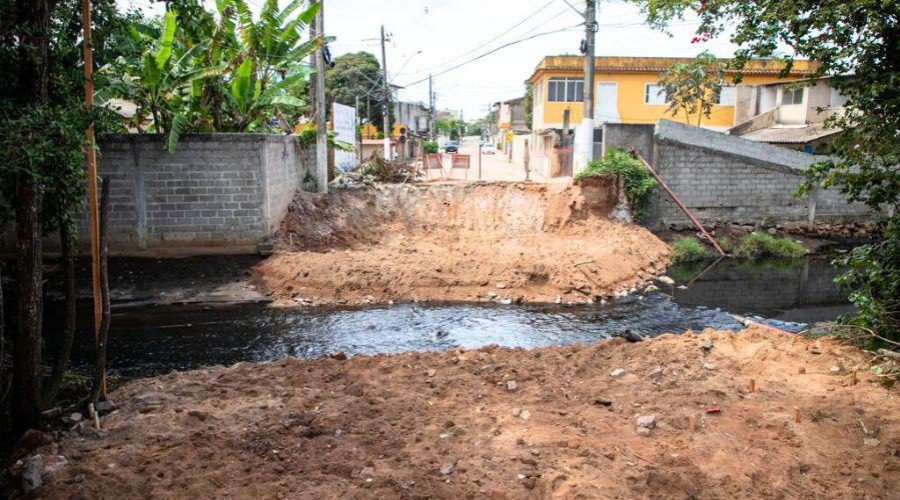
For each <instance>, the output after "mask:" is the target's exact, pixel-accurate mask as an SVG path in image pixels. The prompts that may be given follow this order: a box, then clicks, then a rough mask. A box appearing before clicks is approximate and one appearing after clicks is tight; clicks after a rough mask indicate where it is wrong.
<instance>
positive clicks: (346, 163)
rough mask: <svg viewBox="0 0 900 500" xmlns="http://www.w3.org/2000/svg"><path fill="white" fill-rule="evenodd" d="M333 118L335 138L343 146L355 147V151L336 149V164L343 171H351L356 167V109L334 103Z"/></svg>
mask: <svg viewBox="0 0 900 500" xmlns="http://www.w3.org/2000/svg"><path fill="white" fill-rule="evenodd" d="M331 117H332V118H331V119H332V120H333V122H334V140H335V143H339V144H341V145H342V146H347V147H350V148H353V149H354V150H353V151H340V150H338V149H337V148H335V150H334V166H335V167H336V168H337V169H338V170H340V171H341V172H349V171H351V170H353V169H354V168H356V165H357V164H358V160H357V157H356V152H355V149H356V110H355V109H353V108H352V107H350V106H344V105H343V104H338V103H334V108H333V109H332V113H331Z"/></svg>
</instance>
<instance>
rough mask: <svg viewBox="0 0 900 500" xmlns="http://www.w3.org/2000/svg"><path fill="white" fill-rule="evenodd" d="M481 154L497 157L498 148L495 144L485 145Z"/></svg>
mask: <svg viewBox="0 0 900 500" xmlns="http://www.w3.org/2000/svg"><path fill="white" fill-rule="evenodd" d="M481 154H485V155H495V154H497V148H495V147H494V145H493V144H484V145H482V146H481Z"/></svg>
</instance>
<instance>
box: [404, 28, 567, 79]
mask: <svg viewBox="0 0 900 500" xmlns="http://www.w3.org/2000/svg"><path fill="white" fill-rule="evenodd" d="M580 26H581V24H576V25H574V26H569V27H566V28H560V29H558V30H553V31H545V32H543V33H538V34H536V35H531V36H528V37H525V38H520V39H518V40H514V41H512V42H509V43H506V44H503V45H501V46H499V47H497V48H495V49H492V50H489V51H487V52H485V53H484V54H481V55H479V56H477V57H473V58H472V59H469V60H468V61H464V62H461V63H459V64H457V65H456V66H453V67H452V68H447V69H445V70H443V71H440V72H438V73H434V74H433V75H432V76H440V75H444V74H446V73H449V72H451V71H453V70H456V69H459V68H461V67H463V66H465V65H467V64H471V63H473V62H475V61H478V60H479V59H483V58H485V57H487V56H489V55H491V54H494V53H496V52H499V51H501V50H503V49H505V48H507V47H511V46H513V45H516V44H519V43H522V42H527V41H528V40H533V39H535V38H538V37H542V36H547V35H553V34H556V33H562V32H564V31H572V29H573V28H578V27H580ZM427 81H428V78H423V79H421V80H416V81H414V82H412V83H408V84H406V85H404V86H403V87H404V88H409V87H412V86H413V85H418V84H420V83H422V82H427Z"/></svg>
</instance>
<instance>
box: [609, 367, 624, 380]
mask: <svg viewBox="0 0 900 500" xmlns="http://www.w3.org/2000/svg"><path fill="white" fill-rule="evenodd" d="M624 375H625V369H623V368H616V369H615V370H613V371H611V372H609V376H610V377H612V378H619V377H622V376H624Z"/></svg>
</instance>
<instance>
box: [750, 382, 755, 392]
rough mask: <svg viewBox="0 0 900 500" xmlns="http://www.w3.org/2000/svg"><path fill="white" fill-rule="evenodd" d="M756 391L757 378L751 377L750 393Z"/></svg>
mask: <svg viewBox="0 0 900 500" xmlns="http://www.w3.org/2000/svg"><path fill="white" fill-rule="evenodd" d="M754 392H756V379H752V378H751V379H750V393H751V394H753V393H754Z"/></svg>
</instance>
